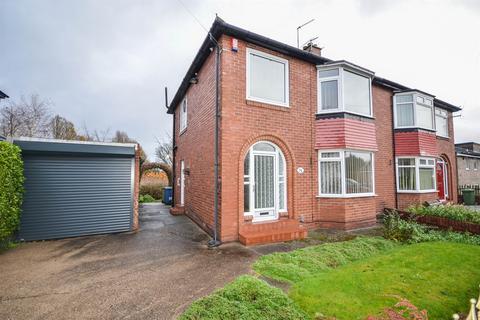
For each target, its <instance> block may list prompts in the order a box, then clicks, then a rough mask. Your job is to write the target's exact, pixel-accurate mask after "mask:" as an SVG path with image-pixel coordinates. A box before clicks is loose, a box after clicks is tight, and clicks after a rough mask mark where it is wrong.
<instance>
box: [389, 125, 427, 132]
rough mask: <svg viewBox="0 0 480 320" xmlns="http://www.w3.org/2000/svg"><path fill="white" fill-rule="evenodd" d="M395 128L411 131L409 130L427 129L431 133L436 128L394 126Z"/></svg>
mask: <svg viewBox="0 0 480 320" xmlns="http://www.w3.org/2000/svg"><path fill="white" fill-rule="evenodd" d="M394 129H395V130H398V131H401V130H405V131H411V130H425V131H429V132H432V133H435V132H436V130H435V129H430V128H422V127H414V126H412V127H410V126H409V127H394Z"/></svg>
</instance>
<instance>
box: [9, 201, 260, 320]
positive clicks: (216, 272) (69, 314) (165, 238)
mask: <svg viewBox="0 0 480 320" xmlns="http://www.w3.org/2000/svg"><path fill="white" fill-rule="evenodd" d="M208 239H209V238H208V236H207V235H206V234H205V233H204V232H203V231H202V230H201V229H200V228H198V227H197V226H196V225H195V224H194V223H192V222H191V221H190V220H189V219H188V218H186V217H184V216H177V217H174V216H170V215H169V213H168V208H167V207H165V206H163V205H162V204H148V205H143V206H142V207H141V209H140V231H138V232H136V233H127V234H114V235H103V236H92V237H83V238H74V239H65V240H57V241H44V242H32V243H25V244H22V245H20V246H19V247H18V248H16V249H13V250H10V251H8V252H5V253H3V254H0V319H119V318H120V319H174V318H176V316H178V315H179V314H181V313H182V311H183V310H185V308H186V307H187V306H188V305H189V304H190V303H191V302H192V301H194V300H196V299H197V298H199V297H201V296H204V295H206V294H209V293H210V292H212V291H213V290H214V289H216V288H220V287H222V286H223V285H225V284H226V283H227V282H229V281H231V280H233V279H234V278H235V277H236V276H238V275H240V274H243V273H247V272H249V270H250V264H251V262H252V261H254V260H255V258H256V257H257V256H258V253H256V252H255V251H253V250H251V249H247V248H244V247H243V246H241V245H239V244H227V245H224V246H221V247H220V248H218V249H215V250H209V249H207V248H206V243H207V241H208Z"/></svg>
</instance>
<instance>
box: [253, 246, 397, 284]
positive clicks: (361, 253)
mask: <svg viewBox="0 0 480 320" xmlns="http://www.w3.org/2000/svg"><path fill="white" fill-rule="evenodd" d="M396 246H397V245H396V244H395V243H393V242H392V241H388V240H385V239H383V238H380V237H358V238H356V239H354V240H351V241H344V242H334V243H327V244H323V245H318V246H311V247H307V248H303V249H298V250H294V251H291V252H283V253H273V254H269V255H266V256H262V257H260V258H259V259H258V260H257V261H256V262H255V264H254V265H253V269H254V270H255V271H256V272H258V273H260V274H261V275H263V276H266V277H269V278H271V279H275V280H279V281H284V282H288V283H295V282H298V281H301V280H303V279H306V278H309V277H312V276H315V275H316V274H318V272H324V271H327V270H330V269H332V268H336V267H338V266H342V265H345V264H347V263H349V262H352V261H356V260H359V259H363V258H367V257H370V256H373V255H377V254H379V253H382V252H385V251H387V250H390V249H392V248H394V247H396Z"/></svg>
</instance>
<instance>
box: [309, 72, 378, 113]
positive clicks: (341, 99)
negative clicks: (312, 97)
mask: <svg viewBox="0 0 480 320" xmlns="http://www.w3.org/2000/svg"><path fill="white" fill-rule="evenodd" d="M334 69H338V75H337V76H330V77H325V78H320V72H321V71H329V70H334ZM345 72H350V73H353V74H355V75H357V76H360V77H364V78H367V79H368V80H369V81H368V89H369V93H368V95H369V102H370V105H369V113H368V114H365V113H360V112H354V111H350V110H347V107H346V106H345V88H344V82H345V81H344V73H345ZM373 75H374V73H373V72H371V71H368V70H366V69H359V68H356V67H354V66H352V65H350V64H345V63H343V64H331V65H326V66H325V65H320V66H317V114H328V113H338V112H346V113H350V114H355V115H359V116H362V117H368V118H373V98H372V78H373ZM333 80H336V81H337V101H338V108H337V109H327V110H322V82H327V81H333Z"/></svg>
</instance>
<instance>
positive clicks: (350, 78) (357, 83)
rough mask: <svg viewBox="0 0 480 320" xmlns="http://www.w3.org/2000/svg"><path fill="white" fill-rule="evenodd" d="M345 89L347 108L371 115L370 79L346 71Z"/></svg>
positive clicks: (344, 78) (344, 76)
mask: <svg viewBox="0 0 480 320" xmlns="http://www.w3.org/2000/svg"><path fill="white" fill-rule="evenodd" d="M343 89H344V93H343V96H344V100H345V101H344V103H345V110H348V111H351V112H355V113H361V114H366V115H370V79H368V78H366V77H362V76H359V75H357V74H355V73H352V72H348V71H345V72H344V74H343Z"/></svg>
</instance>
